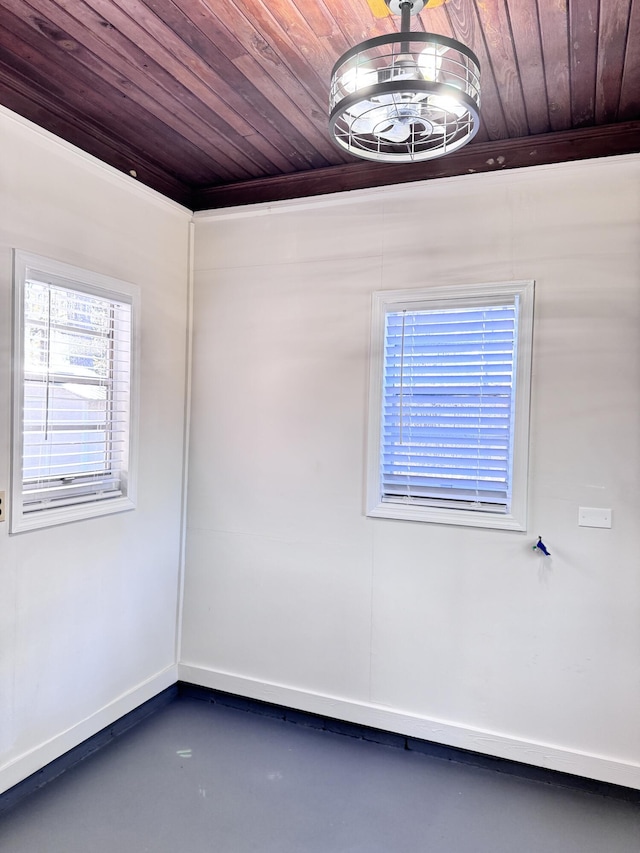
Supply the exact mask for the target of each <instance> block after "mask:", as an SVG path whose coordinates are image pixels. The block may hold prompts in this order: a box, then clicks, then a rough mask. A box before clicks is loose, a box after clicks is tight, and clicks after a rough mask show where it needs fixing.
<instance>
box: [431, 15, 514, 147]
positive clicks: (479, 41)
mask: <svg viewBox="0 0 640 853" xmlns="http://www.w3.org/2000/svg"><path fill="white" fill-rule="evenodd" d="M436 13H445V14H446V15H447V17H448V19H449V29H450V31H451V38H454V39H456V40H457V41H460V42H462V44H464V45H466V46H467V47H469V48H471V50H472V51H473V52H474V53H475V54H476V56H477V57H478V60H479V62H480V91H481V96H480V114H481V119H480V120H481V123H482V126H483V127H484V129H485V131H486V133H487V135H488V137H489V139H505V138H507V137H508V136H509V131H508V130H507V123H506V121H505V117H504V113H503V111H502V104H501V101H500V97H499V95H498V88H497V85H496V79H495V76H494V73H493V68H492V67H491V62H490V59H489V54H488V52H487V49H486V46H485V43H484V38H483V33H482V29H481V27H480V22H479V21H478V18H477V17H476V13H475V10H474V9H473V7H469V5H468V3H466V2H465V0H449V2H448V3H447V4H446V5H445V6H444V7H443V8H442V9H439V8H436V9H430V10H427V11H422V12H421V13H420V14H421V16H424V17H423V20H424V21H425V23H427V24H428V23H429V22H430V21H431V20H439V15H436ZM445 35H446V33H445Z"/></svg>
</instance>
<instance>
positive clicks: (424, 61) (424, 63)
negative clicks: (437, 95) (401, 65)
mask: <svg viewBox="0 0 640 853" xmlns="http://www.w3.org/2000/svg"><path fill="white" fill-rule="evenodd" d="M442 53H443V50H442V48H441V47H439V46H438V45H437V44H429V45H427V47H425V49H424V50H423V51H422V52H421V54H420V56H419V57H418V66H419V68H420V73H421V74H422V76H423V77H424V79H425V80H429V81H430V82H431V83H435V81H436V80H437V79H438V77H439V76H440V68H441V67H442Z"/></svg>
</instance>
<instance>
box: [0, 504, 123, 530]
mask: <svg viewBox="0 0 640 853" xmlns="http://www.w3.org/2000/svg"><path fill="white" fill-rule="evenodd" d="M135 507H136V505H135V503H134V502H133V500H131V498H128V497H125V496H121V497H117V498H107V499H104V500H101V501H96V502H95V503H83V504H75V505H72V506H63V507H54V508H51V509H39V510H34V511H33V512H21V511H20V510H18V511H17V512H16V514H15V515H14V516H13V518H12V519H11V533H23V532H26V531H27V530H39V529H40V528H42V527H53V526H55V525H58V524H69V523H70V522H72V521H81V520H82V519H85V518H97V517H98V516H101V515H112V514H113V513H116V512H127V511H128V510H132V509H135Z"/></svg>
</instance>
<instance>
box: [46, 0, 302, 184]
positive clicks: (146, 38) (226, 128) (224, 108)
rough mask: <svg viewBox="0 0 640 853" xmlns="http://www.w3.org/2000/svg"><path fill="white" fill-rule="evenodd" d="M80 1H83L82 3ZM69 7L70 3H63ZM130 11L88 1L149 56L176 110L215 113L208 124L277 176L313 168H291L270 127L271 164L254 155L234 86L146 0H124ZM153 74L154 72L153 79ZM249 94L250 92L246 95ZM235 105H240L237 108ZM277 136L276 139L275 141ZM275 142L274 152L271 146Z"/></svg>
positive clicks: (114, 1)
mask: <svg viewBox="0 0 640 853" xmlns="http://www.w3.org/2000/svg"><path fill="white" fill-rule="evenodd" d="M76 1H77V0H76ZM60 2H69V0H60ZM71 2H74V0H71ZM123 2H125V3H126V8H123V7H122V6H121V5H120V2H118V0H85V4H86V5H87V6H88V7H90V8H91V9H93V11H94V12H95V13H97V14H98V15H100V16H101V17H102V18H104V19H105V20H106V21H108V22H109V23H110V24H111V25H112V27H113V30H108V31H107V32H108V33H110V32H112V33H114V36H115V34H120V33H121V34H122V36H123V37H124V39H126V40H127V41H128V42H129V43H130V48H129V50H132V49H136V50H138V51H139V52H141V53H142V54H143V56H144V57H145V60H143V61H144V62H146V65H147V66H148V71H147V80H148V81H149V82H152V81H153V80H161V81H162V84H163V86H164V87H165V91H167V92H169V93H171V94H172V95H173V97H174V98H175V100H176V104H175V106H176V108H179V107H180V105H181V104H183V103H187V104H188V105H189V106H190V108H191V110H192V111H193V112H194V113H196V114H203V115H204V114H207V113H208V114H209V115H210V116H211V118H210V119H209V120H208V121H209V123H210V124H212V126H213V127H215V128H216V129H218V131H219V133H220V136H221V139H219V140H218V142H219V143H220V144H224V142H227V143H231V144H233V145H234V146H235V145H236V144H237V149H238V151H239V152H240V153H241V155H242V156H243V157H245V158H249V157H251V158H252V159H253V160H254V162H255V163H256V164H259V165H260V169H261V170H262V171H264V172H266V173H267V174H268V173H273V172H274V171H278V170H285V171H286V170H288V169H291V168H305V167H307V166H308V165H309V164H308V163H307V161H306V160H305V159H304V158H302V157H298V158H297V159H298V163H297V164H296V163H293V164H292V163H290V162H289V161H288V160H286V158H285V157H284V155H283V153H282V151H281V150H279V149H278V147H277V144H273V142H274V140H273V136H274V135H275V137H276V142H281V137H280V136H279V135H278V133H277V131H274V130H272V128H270V127H269V126H268V125H265V126H263V128H262V130H264V131H265V134H264V143H265V145H263V151H264V150H271V154H272V156H271V157H270V158H269V160H270V163H269V162H268V163H265V156H264V154H263V152H260V151H256V150H252V146H250V145H249V143H248V142H247V141H246V138H247V137H248V136H250V135H252V134H253V133H254V132H255V127H254V126H253V125H252V124H251V122H250V121H248V120H247V117H246V116H247V112H248V111H247V109H246V105H245V107H244V108H243V106H242V99H241V98H239V96H238V94H237V93H236V92H234V90H233V88H232V87H231V86H230V85H229V84H228V82H227V81H226V79H225V76H223V75H222V74H218V73H217V71H216V70H215V69H214V68H212V67H211V66H209V65H208V64H207V63H206V62H204V61H203V60H202V59H201V58H200V57H199V56H198V55H197V54H195V53H194V52H193V51H191V50H190V49H189V47H188V45H185V44H184V42H182V41H181V40H180V39H179V38H178V37H176V36H175V35H174V34H173V33H172V32H171V30H170V29H169V27H167V26H166V24H164V23H163V22H162V21H161V20H160V18H158V17H157V16H156V15H155V14H154V13H153V12H152V11H151V10H150V9H149V8H148V7H147V6H146V5H145V4H144V3H142V2H140V0H123ZM149 72H152V74H153V77H151V76H150V74H149ZM243 94H244V95H247V92H244V93H243ZM234 101H235V106H234ZM269 137H271V138H269ZM267 143H271V148H270V149H269V148H268V144H267Z"/></svg>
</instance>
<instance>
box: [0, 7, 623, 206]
mask: <svg viewBox="0 0 640 853" xmlns="http://www.w3.org/2000/svg"><path fill="white" fill-rule="evenodd" d="M431 2H432V3H433V2H435V3H436V4H437V5H435V6H434V7H433V8H425V9H423V11H422V12H421V13H420V15H419V16H418V18H412V29H423V30H427V31H430V32H434V33H439V34H442V35H446V36H450V37H453V38H455V39H458V40H459V41H462V42H463V43H464V44H466V45H467V46H469V47H470V48H471V49H472V50H473V51H474V52H475V53H476V54H477V56H478V57H479V59H480V63H481V69H482V121H481V128H480V132H479V133H478V135H477V136H476V138H475V139H474V140H473V142H472V143H471V144H470V145H468V146H467V147H466V148H464V149H462V150H461V151H460V152H457V153H455V154H452V155H449V156H448V157H444V158H440V159H438V160H433V161H429V162H426V163H422V164H412V165H406V166H405V165H383V164H376V163H368V162H366V161H361V160H356V159H355V158H353V157H351V156H349V155H347V154H346V153H343V152H342V151H341V150H339V149H338V148H336V147H335V146H334V145H333V143H332V142H331V140H330V137H329V133H328V129H327V113H328V88H329V78H330V74H331V69H332V66H333V63H334V62H335V61H336V59H337V58H338V57H339V56H340V55H341V54H342V53H343V52H344V51H346V50H347V49H348V48H350V47H352V46H353V45H355V44H357V43H358V42H360V41H363V40H364V39H367V38H371V37H373V36H376V35H382V34H384V33H388V32H393V31H395V30H397V29H398V25H399V19H398V18H397V17H395V16H388V15H384V11H385V7H384V5H383V4H382V3H381V0H236V2H233V0H1V3H0V6H1V10H0V102H1V103H2V104H3V105H4V106H6V107H8V108H10V109H11V110H14V111H15V112H17V113H19V114H20V115H22V116H25V117H26V118H28V119H30V120H32V121H34V122H35V123H36V124H38V125H40V126H41V127H44V128H46V129H47V130H50V131H52V132H53V133H55V134H56V135H58V136H60V137H62V138H63V139H66V140H68V141H69V142H72V143H73V144H75V145H77V146H78V147H80V148H82V149H84V150H85V151H88V152H90V153H91V154H94V155H95V156H97V157H99V158H100V159H102V160H103V161H105V162H106V163H109V164H111V165H113V166H115V167H116V168H117V169H120V170H122V171H123V172H125V173H130V174H131V175H133V176H134V177H135V178H136V179H137V180H139V181H141V182H142V183H144V184H147V185H148V186H150V187H153V188H155V189H157V190H159V191H160V192H161V193H164V194H165V195H166V196H168V197H170V198H172V199H174V200H176V201H179V202H181V203H182V204H185V205H187V206H188V207H190V208H192V209H194V210H201V209H206V208H215V207H225V206H229V205H236V204H247V203H252V202H260V201H273V200H277V199H283V198H295V197H301V196H307V195H315V194H319V193H326V192H335V191H341V190H349V189H357V188H362V187H369V186H381V185H385V184H394V183H400V182H404V181H410V180H425V179H428V178H432V177H443V176H447V175H452V174H463V173H467V172H481V171H490V170H499V169H507V168H514V167H519V166H526V165H536V164H539V163H549V162H560V161H566V160H573V159H580V158H584V157H600V156H608V155H613V154H624V153H629V152H634V151H640V0H445V2H444V3H443V2H442V0H431ZM375 9H377V10H378V14H381V15H384V16H382V17H376V14H374V10H375ZM0 145H1V143H0Z"/></svg>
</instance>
